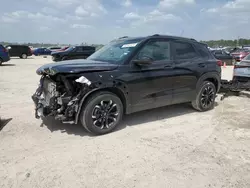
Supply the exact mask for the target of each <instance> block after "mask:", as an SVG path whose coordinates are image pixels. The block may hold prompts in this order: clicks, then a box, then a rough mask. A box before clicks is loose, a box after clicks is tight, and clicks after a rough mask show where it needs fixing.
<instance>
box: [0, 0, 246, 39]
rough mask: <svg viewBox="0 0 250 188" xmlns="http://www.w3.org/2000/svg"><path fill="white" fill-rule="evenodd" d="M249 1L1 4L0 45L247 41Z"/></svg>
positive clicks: (27, 0)
mask: <svg viewBox="0 0 250 188" xmlns="http://www.w3.org/2000/svg"><path fill="white" fill-rule="evenodd" d="M249 23H250V0H1V2H0V41H6V42H40V43H42V42H43V43H63V44H81V43H85V42H86V43H89V44H106V43H108V42H109V41H111V40H113V39H115V38H117V37H122V36H133V37H136V36H148V35H153V34H165V35H175V36H184V37H192V38H195V39H197V40H218V39H236V38H238V37H241V38H250V24H249Z"/></svg>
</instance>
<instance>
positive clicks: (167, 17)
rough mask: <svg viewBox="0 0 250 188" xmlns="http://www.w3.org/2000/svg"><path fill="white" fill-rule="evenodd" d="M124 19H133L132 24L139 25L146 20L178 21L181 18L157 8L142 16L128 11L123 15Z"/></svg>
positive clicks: (146, 21)
mask: <svg viewBox="0 0 250 188" xmlns="http://www.w3.org/2000/svg"><path fill="white" fill-rule="evenodd" d="M124 19H127V20H134V21H135V22H133V23H132V25H140V24H143V23H148V22H157V21H180V20H182V19H181V18H180V17H178V16H175V15H173V14H166V13H164V12H161V11H159V10H158V9H155V10H153V11H152V12H150V13H149V14H145V15H143V16H141V15H138V14H137V13H134V12H130V13H127V14H125V15H124Z"/></svg>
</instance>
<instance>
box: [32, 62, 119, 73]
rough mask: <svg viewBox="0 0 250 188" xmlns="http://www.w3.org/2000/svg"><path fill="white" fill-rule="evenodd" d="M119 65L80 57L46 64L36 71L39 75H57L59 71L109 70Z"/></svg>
mask: <svg viewBox="0 0 250 188" xmlns="http://www.w3.org/2000/svg"><path fill="white" fill-rule="evenodd" d="M117 67H118V65H116V64H111V63H108V62H102V61H92V60H86V59H78V60H68V61H61V62H57V63H50V64H46V65H43V66H41V67H40V68H39V69H37V71H36V73H37V74H38V75H42V74H48V75H56V74H58V73H82V72H95V71H109V70H114V69H116V68H117Z"/></svg>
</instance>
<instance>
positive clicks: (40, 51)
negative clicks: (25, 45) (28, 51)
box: [33, 48, 52, 56]
mask: <svg viewBox="0 0 250 188" xmlns="http://www.w3.org/2000/svg"><path fill="white" fill-rule="evenodd" d="M51 52H52V51H51V50H49V49H47V48H36V49H34V50H33V55H35V56H39V55H50V54H51Z"/></svg>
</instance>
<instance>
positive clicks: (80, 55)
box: [73, 46, 85, 59]
mask: <svg viewBox="0 0 250 188" xmlns="http://www.w3.org/2000/svg"><path fill="white" fill-rule="evenodd" d="M73 56H74V59H85V58H84V57H85V56H84V49H83V47H82V46H77V47H76V49H75V50H74V52H73Z"/></svg>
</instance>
